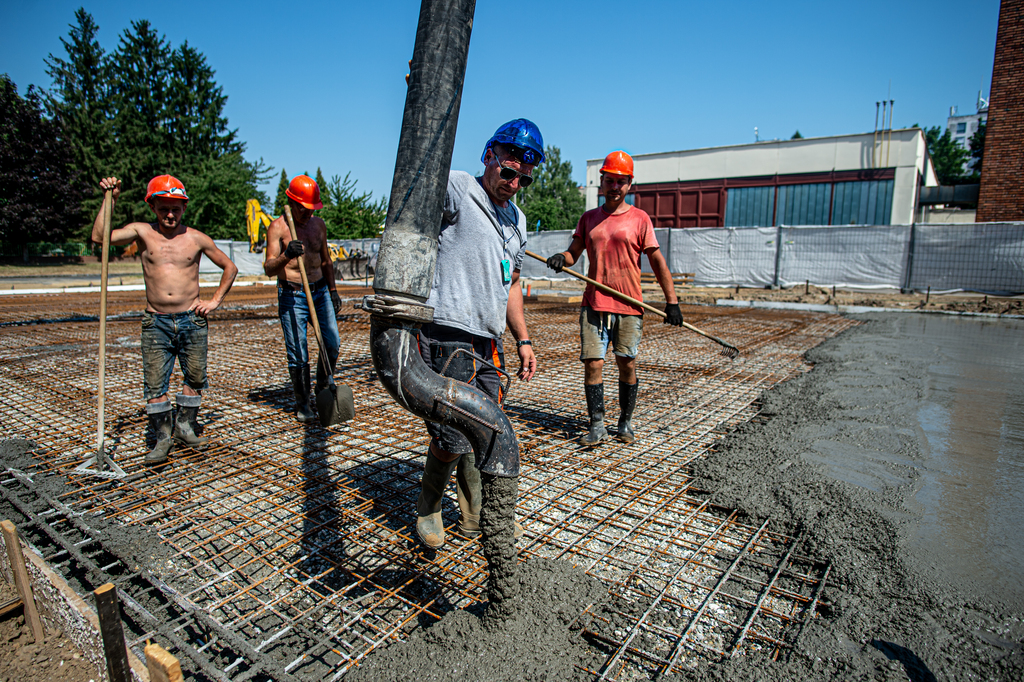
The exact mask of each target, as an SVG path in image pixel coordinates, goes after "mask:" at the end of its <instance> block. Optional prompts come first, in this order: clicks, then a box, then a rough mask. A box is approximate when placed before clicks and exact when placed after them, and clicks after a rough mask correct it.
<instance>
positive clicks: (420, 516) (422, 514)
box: [416, 452, 459, 549]
mask: <svg viewBox="0 0 1024 682" xmlns="http://www.w3.org/2000/svg"><path fill="white" fill-rule="evenodd" d="M458 461H459V460H458V459H455V460H452V461H451V462H442V461H441V460H439V459H438V458H437V457H434V455H433V454H431V453H430V452H427V461H426V462H425V463H424V464H423V484H422V486H421V487H420V496H419V499H418V500H416V535H418V536H419V537H420V541H421V542H423V544H424V545H426V546H427V547H429V548H430V549H440V548H441V547H444V520H443V519H442V518H441V500H442V499H443V498H444V489H445V488H446V487H447V486H448V479H449V478H451V476H452V469H454V468H455V465H456V463H457V462H458Z"/></svg>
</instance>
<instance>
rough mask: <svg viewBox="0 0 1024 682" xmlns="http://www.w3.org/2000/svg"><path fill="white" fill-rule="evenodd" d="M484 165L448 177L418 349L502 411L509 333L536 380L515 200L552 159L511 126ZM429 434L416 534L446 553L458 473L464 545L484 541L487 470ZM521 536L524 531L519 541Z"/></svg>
mask: <svg viewBox="0 0 1024 682" xmlns="http://www.w3.org/2000/svg"><path fill="white" fill-rule="evenodd" d="M480 160H481V161H482V162H483V164H484V172H483V175H481V176H480V177H473V176H472V175H470V174H469V173H466V172H464V171H451V173H450V174H449V176H448V190H447V192H446V194H445V198H444V212H443V216H442V222H441V234H440V235H439V236H438V250H437V264H436V265H435V268H434V285H433V287H432V289H431V291H430V295H429V296H428V297H427V301H426V304H427V305H428V306H431V307H433V309H434V321H433V322H431V323H429V324H425V325H423V326H422V327H421V328H420V331H419V349H420V353H421V354H422V355H423V360H424V361H425V362H426V363H427V365H429V366H430V367H431V368H432V369H433V370H434V371H435V372H437V373H438V374H442V373H443V374H444V375H445V376H447V377H449V378H452V379H456V380H458V381H464V382H466V383H468V384H470V385H473V386H476V387H477V388H479V389H480V390H482V391H484V392H485V393H486V394H487V395H489V396H490V397H491V398H492V399H494V400H495V401H497V402H499V403H500V402H501V400H502V397H503V396H502V389H501V381H500V378H501V377H500V374H499V372H503V371H504V369H505V352H504V348H503V346H502V340H501V338H502V335H503V334H504V333H505V327H506V325H507V326H508V328H509V329H510V330H511V331H512V336H513V337H514V338H515V339H516V353H517V354H518V355H519V372H518V376H519V378H520V379H521V380H523V381H529V380H530V379H531V378H532V377H533V375H534V373H535V372H536V371H537V359H536V357H535V356H534V354H533V347H532V345H531V343H530V334H529V332H528V330H527V328H526V318H525V317H524V316H523V292H522V289H521V288H520V285H519V270H520V268H521V267H522V264H523V258H524V256H525V255H526V234H527V229H526V217H525V216H524V215H523V212H522V211H521V210H519V207H518V206H516V205H515V203H514V202H513V201H512V198H513V197H514V196H515V195H516V193H517V192H518V191H519V190H520V189H522V188H525V187H529V186H530V184H531V183H532V182H533V176H532V174H533V171H534V169H535V168H536V167H537V165H538V164H540V163H541V162H542V161H543V160H544V140H543V138H542V137H541V135H540V130H539V129H538V128H537V126H536V125H534V124H533V123H532V122H531V121H528V120H526V119H525V118H517V119H515V120H512V121H509V122H508V123H506V124H504V125H502V126H501V127H499V128H498V129H497V130H496V131H495V132H494V135H492V136H491V139H489V140H487V144H485V145H484V152H483V156H481V157H480ZM427 429H428V430H429V432H430V435H431V440H430V449H429V451H428V453H427V459H426V462H425V464H424V466H423V484H422V488H421V490H420V495H419V498H418V500H417V501H416V534H417V535H418V536H419V538H420V540H421V541H422V542H423V544H425V545H426V546H427V547H430V548H431V549H438V548H440V547H441V546H443V545H444V543H445V529H444V522H443V520H442V519H441V500H442V499H443V498H444V493H445V488H446V487H447V486H448V482H449V479H450V478H451V476H452V472H453V471H454V472H455V474H456V476H455V480H456V492H457V494H458V501H459V523H458V526H457V530H458V532H459V534H460V535H462V536H464V537H476V536H478V535H480V507H481V493H480V471H479V469H477V468H476V466H475V464H474V459H473V458H474V453H473V447H472V446H471V445H470V444H469V441H468V440H466V437H465V436H463V435H462V434H461V433H459V432H458V431H456V430H455V429H453V428H451V427H448V426H442V425H440V424H434V423H431V422H427ZM522 533H523V530H522V528H521V527H520V526H519V524H518V523H517V524H516V525H515V535H516V537H519V536H520V535H522Z"/></svg>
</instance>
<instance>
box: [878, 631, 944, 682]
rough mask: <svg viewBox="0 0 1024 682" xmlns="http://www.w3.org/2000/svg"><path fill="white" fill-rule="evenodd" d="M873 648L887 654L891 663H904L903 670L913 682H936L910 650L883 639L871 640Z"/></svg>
mask: <svg viewBox="0 0 1024 682" xmlns="http://www.w3.org/2000/svg"><path fill="white" fill-rule="evenodd" d="M871 646H873V647H875V648H876V649H878V650H879V651H881V652H882V653H883V654H885V657H886V658H888V659H889V660H890V661H899V662H900V663H902V664H903V670H904V672H905V673H906V674H907V677H908V678H909V679H910V680H911V682H936V678H935V674H934V673H932V671H931V670H929V669H928V666H927V665H926V664H925V662H924V661H922V660H921V659H920V658H919V657H918V655H917V654H915V653H914V652H913V651H911V650H910V649H908V648H906V647H902V646H900V645H899V644H893V643H892V642H886V641H885V640H881V639H873V640H871Z"/></svg>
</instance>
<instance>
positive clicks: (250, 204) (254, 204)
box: [245, 199, 271, 253]
mask: <svg viewBox="0 0 1024 682" xmlns="http://www.w3.org/2000/svg"><path fill="white" fill-rule="evenodd" d="M270 222H271V218H270V216H268V215H267V214H266V213H264V212H263V209H262V208H260V202H258V201H256V200H255V199H249V201H247V202H245V226H246V229H247V230H248V232H249V253H262V252H263V249H265V248H266V246H267V238H266V229H267V228H268V227H270ZM261 224H262V225H263V235H264V236H263V239H260V225H261Z"/></svg>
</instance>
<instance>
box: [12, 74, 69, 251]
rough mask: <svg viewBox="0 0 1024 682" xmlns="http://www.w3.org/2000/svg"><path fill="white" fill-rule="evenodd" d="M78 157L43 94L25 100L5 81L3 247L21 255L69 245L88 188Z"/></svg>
mask: <svg viewBox="0 0 1024 682" xmlns="http://www.w3.org/2000/svg"><path fill="white" fill-rule="evenodd" d="M73 166H74V161H73V151H72V148H71V145H69V144H68V143H67V141H66V139H65V137H64V135H63V130H62V129H61V126H60V121H59V119H57V120H51V119H47V118H45V117H44V116H43V102H42V98H41V97H40V95H39V93H37V92H36V91H35V90H34V89H33V88H31V87H30V88H29V90H28V94H27V95H26V96H25V97H24V98H23V97H21V95H19V94H18V88H17V86H15V84H14V83H13V82H12V81H11V79H10V78H9V77H8V76H7V74H3V75H2V76H0V243H2V244H3V246H4V247H5V249H10V248H12V247H13V248H14V249H16V250H21V251H22V252H23V254H24V257H25V258H26V260H27V258H28V251H27V248H26V246H27V244H29V243H31V242H38V241H46V240H63V239H66V238H67V236H68V234H67V233H68V231H69V229H71V230H73V229H74V227H75V226H76V224H77V220H78V216H79V215H80V213H79V210H80V209H79V207H80V204H81V200H82V198H83V196H84V191H83V186H82V184H81V183H80V182H79V181H78V172H77V171H75V170H74V168H73Z"/></svg>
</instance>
